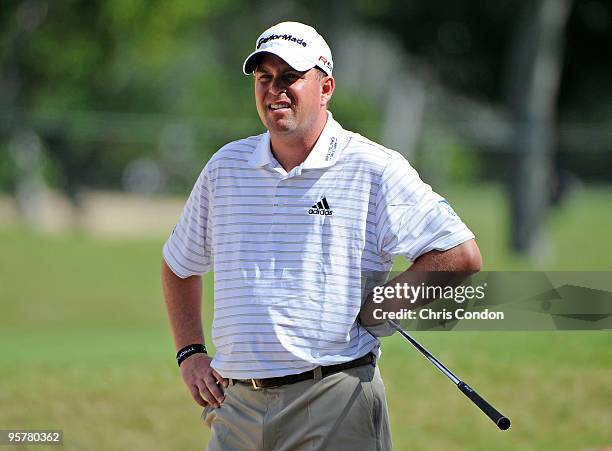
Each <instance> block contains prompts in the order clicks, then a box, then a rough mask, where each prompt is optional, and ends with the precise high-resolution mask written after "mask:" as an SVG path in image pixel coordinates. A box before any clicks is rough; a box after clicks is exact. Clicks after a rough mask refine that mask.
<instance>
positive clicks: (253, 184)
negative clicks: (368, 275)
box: [162, 22, 480, 451]
mask: <svg viewBox="0 0 612 451" xmlns="http://www.w3.org/2000/svg"><path fill="white" fill-rule="evenodd" d="M332 61H333V60H332V55H331V51H330V49H329V47H328V45H327V44H326V43H325V41H324V40H323V38H322V37H321V36H320V35H319V34H318V33H317V32H316V31H315V30H314V29H313V28H311V27H309V26H306V25H303V24H300V23H296V22H284V23H280V24H278V25H275V26H273V27H271V28H270V29H268V30H266V31H265V32H264V33H263V34H262V35H261V36H260V37H259V38H258V40H257V41H256V48H255V51H254V52H253V53H252V54H251V55H249V57H248V58H247V59H246V61H245V63H244V67H243V70H244V73H245V74H251V73H253V74H254V85H255V104H256V106H257V112H258V114H259V117H260V119H261V121H262V123H263V124H264V126H265V127H266V129H267V130H268V131H267V132H266V133H264V134H262V135H259V136H253V137H249V138H246V139H243V140H239V141H235V142H232V143H230V144H227V145H226V146H224V147H223V148H222V149H220V150H219V151H218V152H217V153H216V154H215V155H214V156H213V157H212V158H211V159H210V161H209V162H208V163H207V164H206V166H205V168H204V170H203V171H202V173H201V175H200V177H199V178H198V181H197V182H196V184H195V187H194V188H193V191H192V193H191V195H190V197H189V200H188V201H187V204H186V206H185V209H184V211H183V214H182V216H181V219H180V221H179V223H178V225H177V226H176V228H175V230H174V231H173V233H172V235H171V237H170V238H169V240H168V242H167V243H166V245H165V246H164V263H163V265H162V280H163V286H164V294H165V299H166V305H167V309H168V314H169V318H170V322H171V326H172V330H173V333H174V338H175V342H176V347H177V349H178V350H179V353H178V355H177V359H178V360H179V365H180V370H181V373H182V376H183V379H184V381H185V384H186V385H187V387H188V388H189V390H190V392H191V394H192V396H193V398H194V400H195V401H196V402H198V403H199V404H200V405H202V406H204V407H205V409H204V413H203V418H204V420H205V422H206V424H207V425H208V426H209V427H210V428H211V432H212V433H211V440H210V442H209V445H208V449H210V450H217V449H222V450H247V449H248V450H275V451H276V450H306V449H308V450H312V449H333V450H357V449H358V450H388V449H391V448H392V446H391V437H390V430H389V421H388V415H387V407H386V401H385V394H384V386H383V384H382V380H381V378H380V374H379V371H378V368H377V367H376V358H377V357H378V356H379V355H380V349H379V348H380V343H379V341H378V339H377V338H376V337H375V336H374V335H373V334H371V333H369V332H368V330H367V329H366V328H365V327H363V326H362V325H361V324H360V323H359V322H358V315H359V313H360V308H361V278H362V273H365V272H369V271H378V272H388V271H389V270H390V267H391V265H392V262H393V257H394V256H395V255H404V256H406V257H408V258H410V259H411V260H413V261H414V264H413V265H412V267H411V269H413V270H420V271H425V270H443V271H468V272H470V271H477V270H478V269H479V268H480V254H479V252H478V248H477V247H476V245H475V243H474V240H473V238H474V236H473V234H472V233H471V232H470V231H469V230H468V229H467V227H466V226H465V225H464V224H463V223H462V222H461V220H460V219H459V218H458V217H457V216H456V215H455V214H454V212H453V211H452V209H450V208H449V207H448V204H447V203H445V201H444V200H443V199H442V198H441V197H440V196H438V195H437V194H435V193H434V192H433V191H432V190H431V188H430V187H429V186H428V185H426V184H424V183H423V182H422V181H421V180H420V179H419V177H418V175H417V174H416V172H415V171H414V169H412V168H411V167H410V165H409V164H408V163H407V162H406V160H405V159H404V158H403V157H401V156H400V155H399V154H398V153H397V152H394V151H391V150H388V149H385V148H384V147H382V146H379V145H378V144H375V143H373V142H371V141H369V140H367V139H366V138H363V137H362V136H360V135H358V134H356V133H352V132H349V131H346V130H344V129H342V127H341V126H340V125H339V124H338V123H337V122H336V121H335V120H334V119H333V117H332V115H331V113H330V112H328V111H327V104H328V102H329V101H330V99H331V97H332V95H333V93H334V88H335V81H334V78H333V77H332V70H333V62H332ZM210 270H212V271H214V278H215V299H214V318H213V326H212V327H213V330H212V337H213V342H214V344H215V347H216V354H215V356H214V358H211V357H210V356H208V355H207V354H206V350H205V348H204V347H203V346H202V345H203V344H204V335H203V332H202V324H201V318H200V305H201V274H202V273H205V272H207V271H210ZM365 321H366V322H367V321H368V319H365ZM370 322H371V321H370Z"/></svg>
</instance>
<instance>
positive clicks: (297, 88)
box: [255, 54, 333, 134]
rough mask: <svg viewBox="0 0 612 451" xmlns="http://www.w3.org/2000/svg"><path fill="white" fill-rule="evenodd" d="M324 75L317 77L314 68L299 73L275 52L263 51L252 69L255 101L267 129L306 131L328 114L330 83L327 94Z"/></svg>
mask: <svg viewBox="0 0 612 451" xmlns="http://www.w3.org/2000/svg"><path fill="white" fill-rule="evenodd" d="M326 78H327V77H318V76H317V69H314V68H313V69H310V70H308V71H306V72H299V71H296V70H295V69H293V68H292V67H291V66H289V65H288V64H287V63H286V62H285V61H283V60H282V59H280V58H279V57H277V56H276V55H271V54H265V55H264V56H263V57H262V59H261V61H260V63H259V65H258V66H257V69H256V70H255V103H256V105H257V112H258V113H259V117H260V119H261V121H262V122H263V124H264V125H265V126H266V128H267V129H268V130H270V132H271V133H277V134H291V133H298V134H299V133H304V132H306V131H307V130H308V129H309V128H310V127H311V126H312V125H313V124H314V123H315V121H316V120H317V118H319V117H320V115H321V114H327V113H326V112H325V111H326V107H325V105H326V103H327V100H329V97H331V92H333V82H332V83H331V85H332V88H331V92H329V94H327V93H326V92H325V91H327V90H328V89H326V87H325V79H326ZM328 84H329V81H328ZM328 96H329V97H328Z"/></svg>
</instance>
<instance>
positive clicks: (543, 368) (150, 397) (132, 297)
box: [0, 186, 612, 451]
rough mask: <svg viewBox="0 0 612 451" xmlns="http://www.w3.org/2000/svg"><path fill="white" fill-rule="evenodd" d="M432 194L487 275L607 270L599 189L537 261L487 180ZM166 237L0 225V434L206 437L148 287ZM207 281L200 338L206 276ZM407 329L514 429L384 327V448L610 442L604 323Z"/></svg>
mask: <svg viewBox="0 0 612 451" xmlns="http://www.w3.org/2000/svg"><path fill="white" fill-rule="evenodd" d="M443 194H445V195H446V197H447V198H449V199H450V200H451V203H452V204H453V205H454V207H455V209H456V210H457V211H458V212H460V214H461V216H462V217H463V218H464V220H465V221H466V222H467V223H468V225H469V226H470V227H471V228H472V229H473V230H474V232H475V233H476V235H477V237H478V242H479V245H480V247H481V250H482V253H483V255H484V259H485V268H484V269H487V270H494V269H498V270H499V269H525V268H536V267H537V268H540V269H547V270H569V269H572V270H610V269H612V240H611V239H610V231H611V230H612V202H611V200H612V191H611V190H609V189H605V188H598V187H591V188H589V189H588V190H584V191H581V192H579V193H577V194H576V195H575V196H574V197H573V198H572V199H570V201H569V202H568V204H567V205H566V206H565V207H564V208H563V209H562V210H559V211H554V212H553V213H552V215H551V216H550V218H549V220H548V223H547V227H546V230H547V235H548V237H547V238H546V241H545V242H544V245H543V246H542V252H541V255H540V256H539V258H538V259H537V260H536V262H535V263H533V262H528V261H527V260H525V259H522V258H517V257H515V256H513V255H511V254H510V253H509V252H508V251H507V247H506V240H507V229H508V220H507V213H506V209H505V201H504V196H503V193H502V192H501V191H500V190H499V189H498V188H496V187H493V186H491V187H478V188H454V189H453V190H451V191H449V192H445V193H443ZM163 240H164V238H163V237H160V238H159V239H157V240H137V241H135V240H130V241H121V240H116V239H115V240H100V239H94V238H92V237H89V236H86V235H78V234H77V235H75V234H71V235H59V236H58V235H56V236H44V235H39V234H36V233H34V232H30V231H27V230H22V229H17V228H11V229H6V228H5V229H0V429H7V428H41V429H43V428H44V429H49V428H58V429H63V430H64V445H63V449H66V450H194V449H203V448H204V446H205V443H206V441H207V437H208V431H207V429H206V427H205V426H204V425H203V424H202V423H201V421H200V408H199V407H198V406H197V405H196V404H195V403H194V402H193V401H192V400H191V397H190V396H189V394H188V392H187V390H186V389H185V388H184V386H183V383H182V380H181V378H180V375H179V372H178V369H177V367H176V363H175V362H174V358H173V355H174V346H173V344H172V339H171V335H170V331H169V327H168V324H167V320H166V316H165V310H164V307H163V300H162V296H161V293H160V284H159V277H158V275H159V262H160V258H161V257H160V255H161V254H160V252H161V251H160V249H161V245H162V243H163ZM404 266H405V264H404V263H399V264H398V265H397V267H396V269H400V268H402V267H404ZM204 284H205V301H204V311H203V317H204V323H205V325H206V330H207V335H208V337H207V338H208V342H209V343H210V327H209V324H210V319H211V311H212V303H211V299H212V291H211V289H212V283H211V277H210V275H208V276H206V277H205V282H204ZM415 336H416V337H417V338H418V339H420V340H421V341H422V343H423V344H424V345H425V346H427V347H428V348H429V349H430V350H431V351H432V352H433V353H434V355H437V356H438V357H439V358H440V359H441V360H442V361H443V362H444V363H445V364H447V366H449V367H450V368H451V369H452V370H454V371H455V372H456V373H457V374H458V375H459V376H461V377H462V378H463V379H464V380H466V381H468V383H470V385H472V386H473V387H474V388H476V390H478V391H479V392H480V393H481V394H482V395H484V396H485V397H486V398H487V399H488V400H489V401H490V402H492V403H493V404H494V405H495V406H497V407H498V408H499V409H500V410H501V411H503V412H504V413H505V414H506V415H507V416H509V417H510V418H511V419H512V421H513V424H512V428H511V429H510V430H508V431H505V432H501V431H499V430H497V428H496V427H495V426H494V425H493V424H492V423H491V422H490V421H489V420H488V419H487V418H486V417H485V416H484V415H483V414H482V413H480V411H479V410H478V409H477V408H476V407H475V406H474V405H473V404H472V403H471V402H470V401H469V400H467V399H466V398H464V396H463V395H461V393H459V392H458V390H457V389H456V388H455V387H453V385H452V384H451V383H450V382H449V381H447V380H446V378H445V377H444V376H442V375H441V374H440V373H438V372H437V370H435V369H434V368H433V367H432V366H431V364H430V363H429V362H427V361H426V360H424V359H423V358H422V357H421V356H420V355H419V354H418V353H417V352H416V351H414V350H413V349H411V348H410V347H409V346H408V345H407V344H406V343H404V342H403V341H402V340H401V339H400V337H397V336H394V337H390V338H386V339H384V341H383V356H382V358H381V360H380V366H381V371H382V374H383V378H384V380H385V384H386V387H387V397H388V402H389V409H390V414H391V419H392V431H393V439H394V445H395V449H397V450H483V451H485V450H593V449H603V448H604V447H606V446H612V334H610V333H609V332H530V333H525V332H503V333H500V332H422V333H415ZM5 449H11V447H5ZM14 449H16V450H17V449H19V450H24V449H42V448H41V447H30V448H28V447H24V446H20V447H15V448H14Z"/></svg>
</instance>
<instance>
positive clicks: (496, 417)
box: [389, 321, 510, 431]
mask: <svg viewBox="0 0 612 451" xmlns="http://www.w3.org/2000/svg"><path fill="white" fill-rule="evenodd" d="M389 323H391V326H392V327H393V328H394V329H395V330H397V331H398V332H399V333H400V334H401V335H402V337H404V338H405V339H406V340H408V341H409V342H410V344H412V345H413V346H414V347H415V348H417V349H418V350H419V352H420V353H421V354H423V355H424V356H425V357H426V358H427V360H429V361H430V362H431V363H433V364H434V365H435V366H436V368H438V369H439V370H440V371H441V372H442V373H443V374H444V375H445V376H446V377H448V378H449V379H450V380H451V381H453V383H454V384H455V385H456V386H457V387H458V388H459V390H461V391H462V392H463V394H464V395H465V396H467V397H468V398H470V399H471V400H472V402H473V403H474V404H476V405H477V406H478V407H479V408H480V410H482V411H483V412H484V413H485V414H486V415H487V416H488V417H489V418H490V419H491V420H492V421H493V422H494V423H495V424H496V425H497V427H498V428H500V429H501V430H502V431H505V430H506V429H508V428H509V427H510V419H508V418H507V417H505V416H504V415H502V414H501V413H500V412H499V411H497V409H496V408H495V407H493V406H492V405H491V404H489V403H488V402H487V401H486V400H484V399H483V398H482V397H481V396H480V395H479V394H478V393H476V392H475V391H474V389H472V387H470V386H469V385H468V384H466V383H465V382H463V381H462V380H461V379H459V378H458V377H457V376H455V375H454V374H453V372H452V371H451V370H449V369H448V368H446V367H445V366H444V365H443V364H442V363H441V362H440V361H439V360H438V359H436V358H435V357H434V356H433V355H432V354H431V353H430V352H429V351H428V350H427V349H425V348H424V347H423V346H422V345H421V344H420V343H419V342H418V341H416V340H415V339H414V338H412V337H411V336H410V334H408V332H406V331H405V330H404V329H402V327H401V326H400V325H399V324H397V323H396V322H395V321H389Z"/></svg>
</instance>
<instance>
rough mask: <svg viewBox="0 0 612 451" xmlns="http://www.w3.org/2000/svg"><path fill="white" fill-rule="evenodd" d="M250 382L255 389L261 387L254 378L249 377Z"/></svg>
mask: <svg viewBox="0 0 612 451" xmlns="http://www.w3.org/2000/svg"><path fill="white" fill-rule="evenodd" d="M251 384H252V385H253V388H254V389H255V390H261V387H259V386H257V383H256V382H255V379H251Z"/></svg>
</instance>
